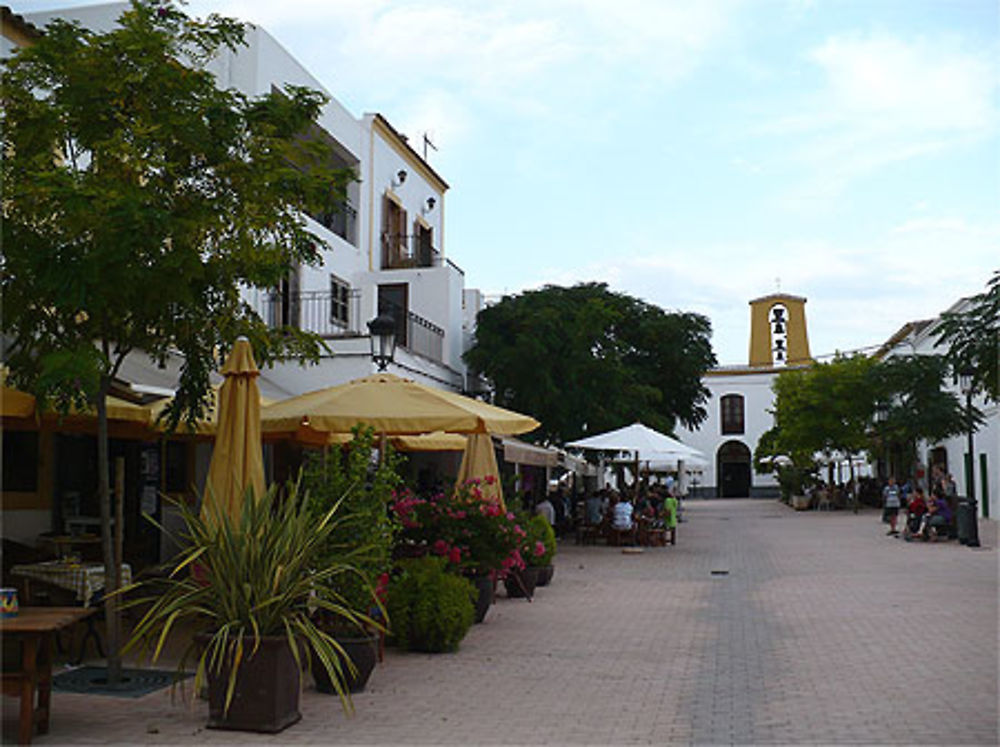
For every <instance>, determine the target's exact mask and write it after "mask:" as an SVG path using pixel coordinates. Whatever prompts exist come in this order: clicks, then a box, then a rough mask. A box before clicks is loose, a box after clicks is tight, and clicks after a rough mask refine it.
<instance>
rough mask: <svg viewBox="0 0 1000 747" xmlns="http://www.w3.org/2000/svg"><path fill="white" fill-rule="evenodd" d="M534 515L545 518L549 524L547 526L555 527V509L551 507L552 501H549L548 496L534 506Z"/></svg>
mask: <svg viewBox="0 0 1000 747" xmlns="http://www.w3.org/2000/svg"><path fill="white" fill-rule="evenodd" d="M535 513H536V514H541V515H542V516H544V517H545V520H546V521H547V522H549V526H550V527H551V526H555V523H556V509H555V506H553V505H552V501H550V500H549V497H548V496H545V498H543V499H542V501H541V502H540V503H538V504H537V505H536V506H535Z"/></svg>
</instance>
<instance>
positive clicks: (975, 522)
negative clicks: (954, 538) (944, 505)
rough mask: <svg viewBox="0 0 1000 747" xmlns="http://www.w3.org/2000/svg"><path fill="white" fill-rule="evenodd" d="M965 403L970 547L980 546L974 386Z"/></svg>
mask: <svg viewBox="0 0 1000 747" xmlns="http://www.w3.org/2000/svg"><path fill="white" fill-rule="evenodd" d="M965 405H966V407H967V408H968V413H969V470H968V475H969V479H968V482H969V484H968V486H967V487H966V493H967V494H968V498H969V502H970V503H971V504H972V506H971V509H970V510H971V513H972V516H971V517H970V522H971V524H970V526H969V539H968V542H967V543H966V544H967V545H968V546H969V547H979V511H977V510H976V451H975V443H974V440H973V435H974V433H975V424H974V423H973V420H972V388H971V387H970V388H969V391H968V392H967V393H966V395H965Z"/></svg>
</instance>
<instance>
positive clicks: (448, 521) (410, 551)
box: [393, 477, 524, 622]
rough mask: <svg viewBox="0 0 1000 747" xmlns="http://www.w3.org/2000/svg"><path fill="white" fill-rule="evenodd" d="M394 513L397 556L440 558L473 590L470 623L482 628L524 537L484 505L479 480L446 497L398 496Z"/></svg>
mask: <svg viewBox="0 0 1000 747" xmlns="http://www.w3.org/2000/svg"><path fill="white" fill-rule="evenodd" d="M490 479H491V478H489V477H487V478H486V481H487V482H488V481H489V480H490ZM393 512H394V513H395V515H396V516H397V517H398V519H399V522H400V525H401V529H400V533H399V541H398V544H397V556H398V557H413V556H422V555H437V556H440V557H442V558H444V560H445V563H446V569H447V570H449V571H450V572H453V573H457V574H459V575H462V576H464V577H465V578H467V579H468V580H469V581H470V582H472V584H473V585H474V586H475V587H476V589H477V591H478V596H477V600H476V617H475V621H476V622H482V621H483V620H484V619H485V616H486V613H487V611H488V610H489V607H490V604H491V603H492V601H493V586H494V579H495V578H496V577H497V576H498V575H501V576H502V575H504V574H506V573H507V572H508V571H509V569H510V568H512V567H514V566H515V565H518V564H519V563H520V555H519V554H518V548H519V546H520V542H521V539H522V537H523V534H524V531H523V530H522V529H521V527H520V526H518V524H517V522H516V521H515V518H514V514H512V513H510V512H508V511H505V510H504V509H502V508H501V507H500V506H499V505H498V504H496V503H492V502H488V501H484V500H483V498H482V493H481V490H480V482H479V481H478V480H470V481H468V482H466V483H465V484H463V485H460V486H459V487H458V489H457V490H456V491H455V492H454V493H453V494H451V495H446V494H444V493H439V494H437V495H435V496H432V497H430V498H420V497H417V496H414V495H412V494H411V493H409V492H408V491H402V492H400V493H399V494H398V495H397V496H396V500H395V502H394V503H393Z"/></svg>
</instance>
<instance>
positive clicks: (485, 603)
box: [466, 574, 493, 623]
mask: <svg viewBox="0 0 1000 747" xmlns="http://www.w3.org/2000/svg"><path fill="white" fill-rule="evenodd" d="M466 578H467V579H469V581H470V582H471V583H472V585H473V586H475V587H476V592H477V596H476V617H475V621H476V622H477V623H481V622H482V621H483V620H485V619H486V613H487V612H489V610H490V605H491V604H493V577H492V576H490V575H489V574H484V575H482V576H466Z"/></svg>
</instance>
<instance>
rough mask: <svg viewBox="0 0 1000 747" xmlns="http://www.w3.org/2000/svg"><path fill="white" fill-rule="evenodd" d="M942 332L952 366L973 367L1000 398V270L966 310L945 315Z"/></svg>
mask: <svg viewBox="0 0 1000 747" xmlns="http://www.w3.org/2000/svg"><path fill="white" fill-rule="evenodd" d="M939 332H940V334H939V336H938V340H937V343H938V344H939V345H941V344H945V345H947V346H948V356H947V357H948V359H949V361H950V362H951V364H952V367H953V369H954V370H955V371H961V370H963V369H970V370H972V371H974V372H975V379H976V384H977V387H978V388H980V389H981V390H982V391H984V392H986V394H987V395H988V396H989V397H990V398H991V399H993V401H995V402H996V401H1000V270H998V271H997V272H996V274H994V275H993V279H992V280H990V282H989V283H988V285H987V288H986V290H985V291H983V292H982V293H979V294H977V295H975V296H973V297H972V298H971V299H970V303H969V307H968V308H967V309H966V310H965V311H961V312H952V313H946V314H944V315H943V320H942V323H941V326H940V328H939Z"/></svg>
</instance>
